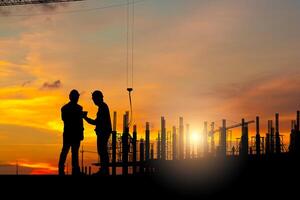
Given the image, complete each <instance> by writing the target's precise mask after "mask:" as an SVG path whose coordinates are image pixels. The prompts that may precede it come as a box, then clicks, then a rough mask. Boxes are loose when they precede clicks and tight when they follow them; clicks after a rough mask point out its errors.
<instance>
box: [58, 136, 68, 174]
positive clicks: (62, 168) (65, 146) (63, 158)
mask: <svg viewBox="0 0 300 200" xmlns="http://www.w3.org/2000/svg"><path fill="white" fill-rule="evenodd" d="M70 147H71V145H70V144H68V143H65V142H64V143H63V147H62V150H61V153H60V157H59V162H58V169H59V171H58V173H59V175H64V174H65V162H66V159H67V155H68V152H69V150H70Z"/></svg>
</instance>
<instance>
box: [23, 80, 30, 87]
mask: <svg viewBox="0 0 300 200" xmlns="http://www.w3.org/2000/svg"><path fill="white" fill-rule="evenodd" d="M30 83H31V81H25V82H23V83H22V87H25V86H27V85H29V84H30Z"/></svg>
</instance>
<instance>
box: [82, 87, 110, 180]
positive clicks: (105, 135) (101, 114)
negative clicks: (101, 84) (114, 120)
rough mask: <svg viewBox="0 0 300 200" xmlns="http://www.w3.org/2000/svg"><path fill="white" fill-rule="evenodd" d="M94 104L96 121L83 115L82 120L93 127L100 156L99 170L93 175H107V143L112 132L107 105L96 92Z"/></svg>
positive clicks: (93, 95) (98, 92)
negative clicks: (96, 110)
mask: <svg viewBox="0 0 300 200" xmlns="http://www.w3.org/2000/svg"><path fill="white" fill-rule="evenodd" d="M92 99H93V101H94V104H95V105H96V106H98V113H97V117H96V119H90V118H88V117H87V113H85V115H84V119H85V120H86V121H87V122H88V123H89V124H92V125H95V126H96V128H95V132H96V135H97V151H98V154H99V156H100V161H101V168H100V170H99V171H98V172H97V173H96V174H95V175H109V166H108V164H109V156H108V150H107V143H108V140H109V137H110V135H111V132H112V128H111V120H110V112H109V108H108V106H107V104H106V103H105V102H104V101H103V94H102V92H101V91H99V90H96V91H94V92H93V94H92Z"/></svg>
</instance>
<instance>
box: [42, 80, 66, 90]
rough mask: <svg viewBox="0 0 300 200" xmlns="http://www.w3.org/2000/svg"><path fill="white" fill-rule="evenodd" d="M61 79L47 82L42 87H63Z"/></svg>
mask: <svg viewBox="0 0 300 200" xmlns="http://www.w3.org/2000/svg"><path fill="white" fill-rule="evenodd" d="M61 85H62V84H61V81H60V80H57V81H54V82H50V83H49V82H45V83H44V84H43V86H42V89H58V88H60V87H61Z"/></svg>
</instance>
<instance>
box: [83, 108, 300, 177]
mask: <svg viewBox="0 0 300 200" xmlns="http://www.w3.org/2000/svg"><path fill="white" fill-rule="evenodd" d="M299 113H300V112H299V111H297V115H296V120H292V122H291V124H292V126H291V133H290V143H289V145H287V144H286V143H284V141H283V138H284V137H283V135H282V134H280V128H279V124H280V123H279V113H276V114H275V116H274V121H275V123H273V120H268V123H267V129H266V130H267V132H266V133H265V134H263V133H261V131H260V128H261V126H260V118H259V117H258V116H257V117H256V119H255V120H250V121H247V120H245V119H241V122H240V123H236V124H233V125H230V126H227V121H226V120H225V119H224V120H222V123H221V126H220V127H219V128H215V122H211V124H210V130H209V128H208V122H204V126H203V131H202V133H198V134H201V135H199V137H201V138H202V140H201V142H199V143H197V144H191V133H190V130H189V129H190V126H189V124H188V123H186V125H184V119H183V117H180V118H179V124H178V126H176V125H173V126H170V127H171V130H170V131H168V128H167V127H168V126H167V125H168V123H167V119H166V118H165V117H161V126H160V130H159V131H158V132H152V131H151V130H150V123H149V122H146V125H145V127H146V129H145V131H144V133H139V134H138V133H137V126H136V125H133V127H132V133H131V132H130V127H129V126H128V121H129V112H126V113H125V114H124V115H123V124H124V125H123V132H122V133H118V132H117V130H116V123H117V113H116V112H114V115H113V116H114V119H113V134H112V138H111V141H110V144H109V150H110V161H111V162H110V167H111V174H112V175H117V174H123V175H129V174H139V173H155V172H157V171H159V167H160V166H161V164H162V163H168V162H171V163H174V162H176V161H177V162H192V161H197V160H200V161H201V160H203V159H207V158H216V159H219V158H221V159H223V158H225V159H226V158H228V159H231V158H234V159H241V160H244V159H256V160H260V159H265V158H271V157H272V158H274V157H276V156H291V157H292V156H296V155H299V149H300V130H299ZM251 125H253V126H255V136H252V137H249V126H251ZM274 125H275V127H274ZM177 127H178V128H177ZM233 129H240V137H239V138H236V142H235V144H233V143H234V141H233V139H232V130H233ZM137 135H139V136H140V138H141V139H139V140H138V139H137ZM151 138H152V139H151ZM153 138H156V139H153ZM82 159H83V158H82ZM82 165H83V164H82ZM94 165H99V164H98V163H96V164H94ZM82 169H83V170H84V169H85V167H84V166H83V167H82ZM85 171H87V170H85Z"/></svg>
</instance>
